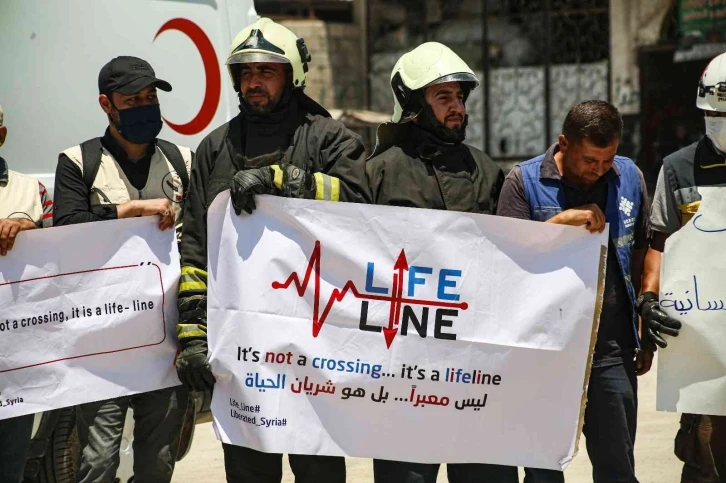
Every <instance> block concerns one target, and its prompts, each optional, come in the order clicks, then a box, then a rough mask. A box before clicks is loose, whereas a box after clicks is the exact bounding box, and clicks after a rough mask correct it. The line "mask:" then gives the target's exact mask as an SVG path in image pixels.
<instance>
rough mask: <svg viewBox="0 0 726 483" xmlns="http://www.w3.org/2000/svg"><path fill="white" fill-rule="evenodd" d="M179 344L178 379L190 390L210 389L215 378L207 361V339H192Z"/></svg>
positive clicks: (177, 359) (201, 390)
mask: <svg viewBox="0 0 726 483" xmlns="http://www.w3.org/2000/svg"><path fill="white" fill-rule="evenodd" d="M180 344H182V350H181V352H180V353H179V355H177V358H176V374H177V376H179V380H180V381H181V382H182V384H184V385H185V386H186V387H187V388H189V389H191V390H192V391H197V392H203V391H205V390H208V391H211V390H212V389H213V388H214V382H215V379H214V375H213V374H212V368H211V367H210V366H209V362H208V361H207V341H206V340H202V339H194V340H190V341H188V342H184V343H182V342H180Z"/></svg>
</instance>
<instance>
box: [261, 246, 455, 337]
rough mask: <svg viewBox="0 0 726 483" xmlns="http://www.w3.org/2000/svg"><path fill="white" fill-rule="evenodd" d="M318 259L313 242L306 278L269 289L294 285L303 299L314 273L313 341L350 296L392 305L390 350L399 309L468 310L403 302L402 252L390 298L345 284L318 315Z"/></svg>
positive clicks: (420, 301)
mask: <svg viewBox="0 0 726 483" xmlns="http://www.w3.org/2000/svg"><path fill="white" fill-rule="evenodd" d="M320 258H321V248H320V241H316V242H315V248H314V249H313V253H312V254H311V255H310V259H309V261H308V266H307V269H306V270H305V276H304V277H303V279H302V281H300V275H299V274H298V273H297V272H292V273H291V274H290V276H289V277H288V278H287V280H285V281H284V282H277V281H276V282H272V288H273V289H275V290H279V289H287V288H289V287H290V285H292V284H295V290H296V291H297V294H298V296H299V297H303V296H304V295H305V292H306V291H307V288H308V286H309V285H310V278H311V276H312V274H313V272H314V273H315V279H314V290H315V299H314V301H313V337H317V336H318V334H319V333H320V329H322V328H323V324H325V320H326V319H327V318H328V314H329V313H330V311H331V310H332V308H333V305H335V303H336V302H342V301H343V299H344V298H345V296H346V295H347V294H348V292H350V293H351V294H353V296H354V297H355V298H357V299H361V300H380V301H383V302H389V303H390V304H391V310H390V314H389V317H388V327H387V328H384V329H383V335H384V337H385V339H386V346H387V347H388V348H390V347H391V343H393V338H394V337H395V336H396V334H397V333H398V328H397V327H396V328H394V325H395V326H398V324H399V322H400V317H401V305H402V304H407V305H426V306H429V307H447V308H455V309H461V310H466V309H467V308H469V304H467V303H466V302H461V303H452V302H440V301H438V300H425V299H413V298H406V297H404V296H403V272H404V271H408V261H407V260H406V252H405V251H404V250H401V254H400V255H399V256H398V259H397V260H396V264H395V265H394V266H393V269H394V270H396V271H397V272H398V273H394V274H393V288H392V290H391V295H390V296H389V295H372V294H368V293H361V292H360V291H359V290H358V288H357V287H356V286H355V284H354V283H353V281H352V280H348V281H347V282H345V285H343V288H342V289H339V288H335V289H333V293H332V294H331V295H330V298H329V299H328V302H327V303H326V304H325V308H324V309H323V313H322V314H321V313H320Z"/></svg>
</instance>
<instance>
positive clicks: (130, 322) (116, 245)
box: [0, 218, 179, 419]
mask: <svg viewBox="0 0 726 483" xmlns="http://www.w3.org/2000/svg"><path fill="white" fill-rule="evenodd" d="M157 225H158V220H157V219H156V218H134V219H127V220H114V221H105V222H97V223H85V224H80V225H74V226H66V227H56V228H50V229H43V230H32V231H27V232H22V233H20V234H19V235H18V239H17V241H16V243H15V247H14V248H13V249H12V250H11V251H10V253H9V254H8V255H7V256H6V257H0V307H2V309H0V419H5V418H9V417H13V416H20V415H23V414H30V413H36V412H40V411H46V410H50V409H57V408H62V407H67V406H73V405H76V404H81V403H85V402H91V401H98V400H103V399H108V398H112V397H118V396H124V395H129V394H136V393H142V392H147V391H152V390H156V389H161V388H165V387H171V386H175V385H178V384H179V380H178V379H177V377H176V371H175V370H174V356H175V353H176V318H177V313H176V291H177V287H178V281H179V254H178V252H177V247H176V240H175V236H174V231H173V230H167V231H164V232H162V231H160V230H159V229H158V227H157Z"/></svg>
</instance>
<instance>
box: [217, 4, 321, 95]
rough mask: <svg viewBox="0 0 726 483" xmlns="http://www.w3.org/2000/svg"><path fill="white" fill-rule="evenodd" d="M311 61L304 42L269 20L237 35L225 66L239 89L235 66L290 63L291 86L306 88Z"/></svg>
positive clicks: (247, 28) (261, 20) (249, 27)
mask: <svg viewBox="0 0 726 483" xmlns="http://www.w3.org/2000/svg"><path fill="white" fill-rule="evenodd" d="M310 60H311V57H310V54H309V53H308V49H307V46H306V45H305V41H304V40H303V39H299V38H297V35H295V34H294V33H292V32H291V31H290V30H289V29H287V28H285V27H283V26H282V25H280V24H278V23H275V22H273V21H272V20H270V19H269V18H261V19H259V20H258V21H257V22H255V23H253V24H252V25H250V26H248V27H245V28H244V29H243V30H242V31H241V32H240V33H238V34H237V36H236V37H235V38H234V41H232V47H231V48H230V51H229V56H228V57H227V62H226V64H227V71H228V72H229V76H230V78H231V79H232V84H233V85H234V89H235V90H239V77H238V76H239V69H235V68H234V65H235V64H247V63H250V62H275V63H280V64H289V65H290V67H291V68H292V87H293V88H296V89H304V88H305V78H306V76H307V72H308V62H310Z"/></svg>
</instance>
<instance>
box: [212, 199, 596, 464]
mask: <svg viewBox="0 0 726 483" xmlns="http://www.w3.org/2000/svg"><path fill="white" fill-rule="evenodd" d="M228 199H229V195H228V193H224V194H221V195H220V196H219V197H218V199H217V200H215V202H214V204H213V206H212V207H211V208H210V210H209V213H208V223H209V240H208V242H209V243H208V246H209V283H210V285H209V299H208V310H209V314H208V316H209V341H210V346H211V352H210V361H211V364H212V368H213V370H214V373H215V375H216V377H217V384H216V386H215V389H214V399H213V401H212V411H213V414H214V417H215V425H216V428H217V430H218V435H219V437H220V438H221V440H222V441H223V442H225V443H232V444H237V445H243V446H248V447H251V448H255V449H257V450H261V451H267V452H278V453H279V452H283V453H300V454H320V455H350V456H359V457H375V458H385V459H392V460H405V461H417V462H447V463H464V462H467V463H471V462H481V463H499V464H507V465H520V466H522V465H527V466H533V467H542V468H551V469H563V468H564V467H565V466H567V464H568V463H569V462H570V460H571V459H572V457H573V455H574V453H575V451H576V444H577V439H578V435H579V421H580V418H581V416H582V408H583V406H582V404H583V402H584V400H583V393H584V389H585V385H586V373H587V371H586V368H587V367H588V356H589V354H590V348H591V346H592V344H593V340H592V339H593V336H594V333H595V331H596V326H597V323H596V320H597V317H596V305H598V304H596V301H597V300H601V299H598V290H599V281H600V282H602V280H599V276H600V277H604V272H603V267H604V258H605V253H604V250H605V249H606V248H604V246H603V245H604V244H605V241H606V238H605V236H596V235H590V234H588V233H587V232H586V230H584V229H576V228H572V227H566V226H557V225H551V224H545V223H533V222H527V221H521V220H513V219H507V218H499V217H493V216H484V215H473V214H463V213H453V212H446V211H432V210H423V209H410V208H399V207H388V206H370V205H357V204H347V203H329V202H320V201H303V200H290V199H283V198H274V197H259V198H258V201H257V210H256V211H255V212H254V214H253V215H244V216H236V215H235V214H234V212H233V211H232V210H231V208H230V205H229V203H228ZM600 290H601V288H600ZM600 293H601V292H600Z"/></svg>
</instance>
